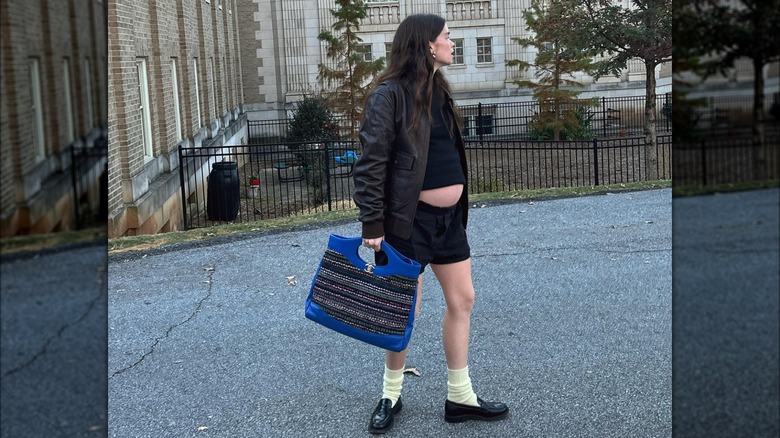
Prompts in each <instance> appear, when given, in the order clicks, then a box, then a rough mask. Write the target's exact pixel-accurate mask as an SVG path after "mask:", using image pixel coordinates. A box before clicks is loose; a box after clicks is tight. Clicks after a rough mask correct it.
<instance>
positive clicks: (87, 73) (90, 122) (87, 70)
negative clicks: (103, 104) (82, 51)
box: [84, 58, 95, 131]
mask: <svg viewBox="0 0 780 438" xmlns="http://www.w3.org/2000/svg"><path fill="white" fill-rule="evenodd" d="M84 91H85V93H86V99H87V108H86V113H87V129H89V130H90V131H91V130H92V128H93V127H95V112H94V111H95V108H94V107H93V99H92V63H91V62H90V61H89V58H84Z"/></svg>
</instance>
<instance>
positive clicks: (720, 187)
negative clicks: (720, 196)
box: [672, 179, 780, 196]
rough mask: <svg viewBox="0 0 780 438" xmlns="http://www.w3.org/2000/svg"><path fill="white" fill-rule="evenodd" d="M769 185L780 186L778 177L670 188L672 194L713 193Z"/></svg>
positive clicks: (761, 187) (766, 187)
mask: <svg viewBox="0 0 780 438" xmlns="http://www.w3.org/2000/svg"><path fill="white" fill-rule="evenodd" d="M770 187H780V179H770V180H763V181H745V182H739V183H724V184H713V185H707V186H674V187H673V188H672V196H696V195H710V194H713V193H725V192H738V191H743V190H756V189H768V188H770Z"/></svg>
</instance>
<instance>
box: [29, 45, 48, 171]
mask: <svg viewBox="0 0 780 438" xmlns="http://www.w3.org/2000/svg"><path fill="white" fill-rule="evenodd" d="M29 70H30V72H29V73H30V97H31V101H32V104H31V105H30V113H31V116H32V120H33V141H34V142H35V143H34V146H35V161H36V162H38V161H42V160H43V159H44V158H46V143H45V138H44V129H43V106H42V105H43V99H42V98H41V65H40V61H38V59H36V58H32V59H30V66H29Z"/></svg>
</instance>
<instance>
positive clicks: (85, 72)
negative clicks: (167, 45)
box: [0, 0, 107, 237]
mask: <svg viewBox="0 0 780 438" xmlns="http://www.w3.org/2000/svg"><path fill="white" fill-rule="evenodd" d="M105 17H106V3H105V1H104V0H71V1H67V2H64V1H52V0H4V1H3V2H1V3H0V29H2V34H1V36H2V43H0V59H2V70H0V90H1V92H0V96H1V97H0V145H1V146H0V151H2V152H1V155H2V159H0V163H2V164H0V166H1V171H0V236H1V237H8V236H13V235H19V234H32V233H48V232H56V231H61V230H68V229H71V228H73V227H74V225H75V222H77V219H76V218H77V216H78V209H79V204H80V203H81V202H84V201H85V199H84V198H86V197H91V198H97V197H98V196H99V192H100V190H99V188H98V186H99V184H100V180H101V178H100V175H101V173H102V169H104V168H105V154H103V156H102V158H101V159H97V160H92V161H90V162H89V164H88V166H89V167H90V169H80V171H84V172H83V173H80V174H78V175H76V174H74V172H73V167H74V165H73V163H74V162H76V161H74V158H73V157H75V156H77V155H78V154H80V153H81V152H83V151H91V150H92V149H98V148H100V145H102V144H104V142H103V141H102V140H101V139H102V138H104V136H105V129H106V122H107V117H106V110H107V108H106V96H107V84H106V80H105V77H106V19H105ZM99 155H100V154H98V156H99ZM78 162H79V163H80V161H78ZM96 202H97V203H99V201H96ZM102 217H103V218H105V214H103V215H102Z"/></svg>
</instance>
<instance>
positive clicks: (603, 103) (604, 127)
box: [601, 96, 607, 137]
mask: <svg viewBox="0 0 780 438" xmlns="http://www.w3.org/2000/svg"><path fill="white" fill-rule="evenodd" d="M601 131H602V133H603V136H604V137H606V136H607V98H606V97H604V96H601Z"/></svg>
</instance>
